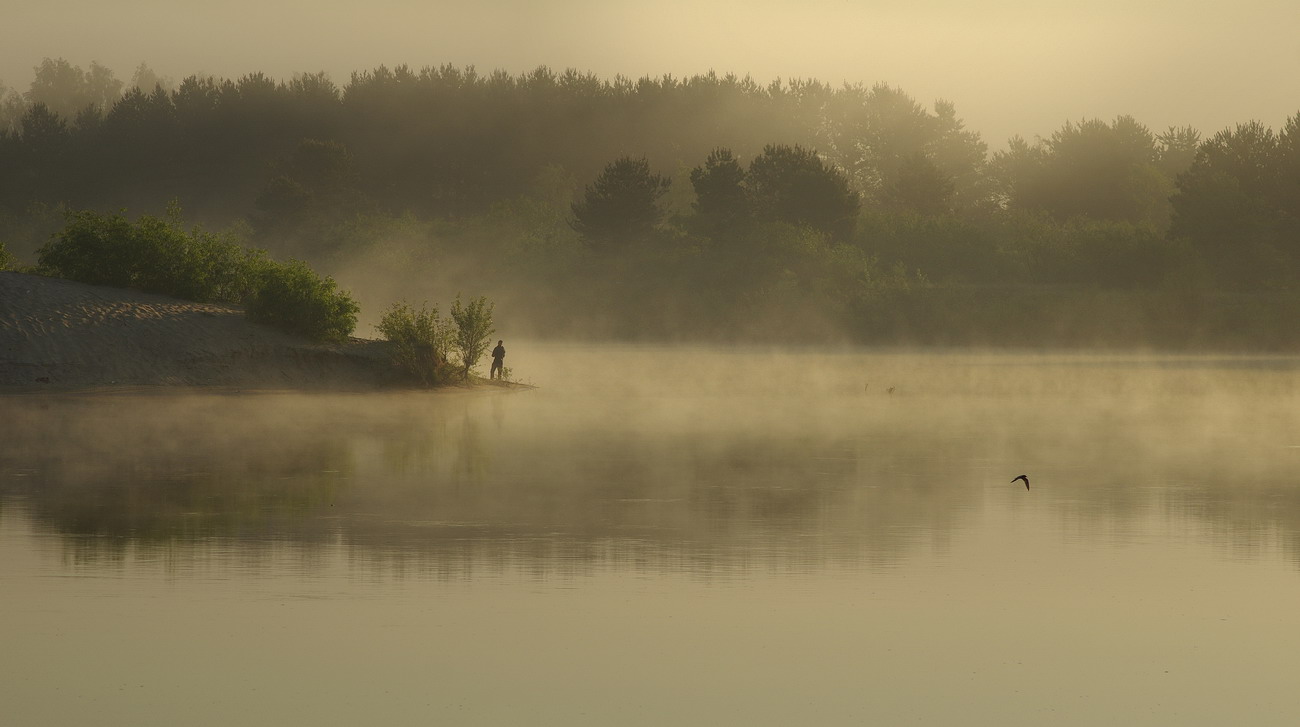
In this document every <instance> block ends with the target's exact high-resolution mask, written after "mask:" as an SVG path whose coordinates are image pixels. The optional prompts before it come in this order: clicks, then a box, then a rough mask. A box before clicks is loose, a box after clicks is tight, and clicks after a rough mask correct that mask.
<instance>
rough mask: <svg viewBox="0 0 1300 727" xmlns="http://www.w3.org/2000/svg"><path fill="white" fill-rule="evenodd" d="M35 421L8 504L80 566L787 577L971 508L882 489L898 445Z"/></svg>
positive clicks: (169, 416) (904, 487) (113, 416)
mask: <svg viewBox="0 0 1300 727" xmlns="http://www.w3.org/2000/svg"><path fill="white" fill-rule="evenodd" d="M41 401H44V400H37V399H32V400H27V401H23V402H20V403H21V406H20V409H21V411H20V412H19V415H20V417H21V418H22V420H23V421H24V422H25V423H26V425H27V426H26V427H25V428H24V430H23V433H22V434H20V435H19V436H18V437H17V438H16V440H15V443H14V445H15V446H13V447H11V448H9V449H8V450H7V451H6V453H5V455H4V456H3V459H2V460H0V466H3V468H4V469H5V470H11V469H13V468H16V467H30V468H32V469H33V470H35V472H34V475H33V476H32V477H30V478H25V479H27V480H29V482H28V484H26V485H24V486H23V487H21V488H17V487H13V486H10V487H7V492H6V494H7V495H10V496H16V495H21V496H22V498H23V499H24V500H25V502H26V505H25V509H27V510H28V511H30V513H31V514H32V517H33V519H34V520H35V521H36V522H37V523H38V524H40V525H42V526H45V527H49V528H52V529H54V530H56V531H57V532H59V533H61V534H63V535H65V536H66V542H67V544H68V548H69V549H70V550H69V552H70V556H69V557H70V558H72V559H74V560H78V561H84V562H87V563H92V562H97V561H98V562H112V561H114V560H120V559H122V558H125V557H127V555H128V554H131V555H133V556H136V557H138V556H139V555H140V554H141V553H148V552H152V553H155V554H159V553H162V554H161V555H158V557H185V556H184V555H183V553H182V551H184V550H185V549H186V548H191V549H193V550H194V551H195V553H196V554H195V555H193V557H195V558H202V555H201V553H202V551H203V550H204V549H206V548H211V547H214V544H216V543H218V542H219V543H224V544H226V545H232V546H234V547H238V548H239V549H240V551H241V553H242V554H243V555H244V556H246V557H248V558H250V559H254V560H256V559H258V558H261V557H268V558H269V557H271V554H273V553H274V552H278V550H277V549H282V548H283V546H284V545H285V544H286V543H287V544H293V545H296V546H302V547H304V548H307V549H310V548H312V547H314V546H326V545H328V544H332V543H336V542H342V543H343V544H344V545H345V547H346V548H347V551H348V558H349V560H350V562H352V563H354V564H356V565H358V566H359V567H364V568H367V569H373V570H380V569H382V570H387V571H391V572H394V573H401V572H409V571H411V570H419V571H423V572H432V573H444V574H460V575H468V574H471V573H474V572H477V571H481V570H484V569H486V570H489V571H490V570H501V569H506V568H509V569H512V570H515V571H523V572H537V573H538V574H539V575H540V574H545V573H564V572H584V571H586V570H590V569H592V568H595V567H599V566H603V565H611V564H635V565H636V566H638V567H644V568H668V569H674V570H677V569H681V568H688V569H690V570H691V571H693V572H698V573H709V572H715V571H716V572H725V571H729V570H734V569H737V568H742V569H743V568H748V567H760V566H761V567H779V568H805V567H813V566H820V565H825V564H827V563H828V562H832V561H842V562H845V563H850V562H851V563H860V562H863V561H864V560H865V561H866V562H890V561H894V560H897V559H899V558H902V557H904V555H905V553H906V552H907V550H908V549H909V548H910V547H911V546H912V544H913V543H914V541H915V539H916V537H917V536H916V534H917V533H918V532H920V533H931V534H933V533H937V532H941V531H943V530H945V529H946V528H948V527H950V525H951V521H952V519H953V517H955V514H954V513H956V512H957V510H958V509H959V508H960V507H963V506H967V507H968V506H969V504H970V495H969V494H963V492H962V491H958V492H953V491H951V488H948V487H945V486H942V484H943V483H944V482H945V479H950V478H947V477H946V475H945V474H944V473H943V472H942V471H940V470H941V468H935V470H934V473H933V476H930V477H927V476H922V477H915V478H911V479H900V478H896V477H893V476H892V472H893V471H894V470H895V469H898V468H901V467H902V465H900V464H899V462H900V460H902V459H906V458H908V457H914V458H915V457H917V456H918V455H917V451H918V448H920V449H924V448H927V447H929V446H931V444H930V443H929V442H926V441H921V442H916V441H910V440H911V439H914V437H913V434H912V433H900V434H898V435H897V437H895V438H893V439H890V438H888V437H884V438H878V439H877V440H876V441H864V440H863V439H862V438H861V437H856V436H854V437H850V436H840V437H836V438H826V437H824V436H823V435H821V434H818V433H809V434H805V435H802V436H793V437H792V436H789V435H787V434H785V433H782V432H776V433H754V432H736V431H730V432H728V431H722V432H718V433H717V434H716V436H713V437H704V436H701V435H700V433H699V432H697V431H685V432H673V431H666V432H665V431H654V432H647V431H642V430H640V429H638V428H637V427H635V426H622V427H615V428H613V429H607V428H587V427H585V426H583V425H575V426H576V428H573V427H565V426H559V425H558V422H550V423H546V422H543V423H542V424H540V425H537V426H533V427H531V428H527V429H524V430H515V429H513V428H512V427H511V426H510V424H511V422H510V420H509V417H508V416H506V415H505V414H503V410H502V409H501V407H500V405H499V403H494V402H493V398H492V397H486V398H483V397H458V396H444V397H416V398H414V399H411V400H404V399H402V398H400V397H392V398H383V397H381V398H380V399H379V400H364V399H353V400H351V401H346V400H345V401H334V400H331V399H330V398H328V397H319V398H317V399H311V398H308V397H297V396H271V395H254V396H242V397H241V396H227V397H220V396H218V397H212V396H208V397H195V398H185V399H179V398H175V397H166V396H153V397H149V396H145V397H136V396H130V397H126V396H123V397H118V398H114V397H97V398H87V399H77V398H71V397H69V398H63V399H54V400H50V401H49V402H47V404H48V405H47V404H39V405H38V402H41ZM363 402H364V404H365V405H364V406H361V404H362V403H363ZM125 411H129V412H130V418H129V421H122V419H121V417H122V415H123V412H125ZM906 468H907V469H909V470H911V471H913V472H915V471H917V465H916V463H915V462H912V463H909V464H907V465H906ZM920 471H921V472H922V473H923V474H924V468H922V470H920ZM178 553H181V554H180V555H177V554H178ZM150 557H153V556H150Z"/></svg>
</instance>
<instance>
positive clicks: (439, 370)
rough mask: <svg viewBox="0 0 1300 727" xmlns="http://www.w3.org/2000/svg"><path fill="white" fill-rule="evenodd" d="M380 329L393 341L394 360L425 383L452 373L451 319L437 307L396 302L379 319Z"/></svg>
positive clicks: (441, 379) (434, 382)
mask: <svg viewBox="0 0 1300 727" xmlns="http://www.w3.org/2000/svg"><path fill="white" fill-rule="evenodd" d="M379 333H380V334H382V335H383V337H384V338H385V339H387V340H388V341H390V342H392V344H393V347H392V353H391V356H392V360H393V363H395V364H396V365H397V366H398V367H399V368H401V369H402V370H404V371H406V372H407V373H409V374H411V375H413V376H415V377H416V378H418V379H419V380H420V381H421V382H422V383H424V384H425V385H426V386H427V385H429V384H437V383H441V382H443V381H445V380H446V379H447V378H448V377H449V374H450V371H449V369H450V365H449V363H448V361H449V354H450V349H451V342H452V337H453V335H454V334H453V333H452V330H451V321H448V320H445V319H442V318H439V317H438V309H437V308H436V307H435V308H432V309H429V308H427V307H426V306H421V307H420V309H419V310H418V311H417V310H415V309H414V308H412V307H411V306H409V305H407V304H406V303H394V304H393V305H392V307H390V308H389V309H388V312H386V313H384V317H383V318H382V319H381V320H380V321H379Z"/></svg>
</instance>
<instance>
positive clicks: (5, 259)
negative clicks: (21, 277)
mask: <svg viewBox="0 0 1300 727" xmlns="http://www.w3.org/2000/svg"><path fill="white" fill-rule="evenodd" d="M17 267H18V259H17V258H15V257H14V256H13V255H11V254H9V251H8V250H7V249H5V243H4V240H0V270H14V269H15V268H17Z"/></svg>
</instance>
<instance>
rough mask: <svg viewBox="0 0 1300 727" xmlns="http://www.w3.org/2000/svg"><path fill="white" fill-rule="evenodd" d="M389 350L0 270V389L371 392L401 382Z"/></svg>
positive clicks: (208, 307)
mask: <svg viewBox="0 0 1300 727" xmlns="http://www.w3.org/2000/svg"><path fill="white" fill-rule="evenodd" d="M383 345H384V344H383V343H381V342H377V341H363V340H360V339H354V340H353V341H352V342H350V343H346V344H337V345H333V344H316V343H311V342H309V341H307V340H305V339H301V338H297V337H295V336H290V335H288V334H285V333H281V332H279V331H276V330H274V329H271V328H267V327H265V326H261V325H257V324H255V323H250V322H249V321H248V320H247V319H245V317H244V314H243V311H241V310H240V309H238V308H232V307H229V306H223V305H213V304H207V303H191V302H189V301H183V300H176V299H174V298H168V297H165V296H160V295H151V294H149V293H140V292H136V291H133V290H122V289H119V288H105V287H99V286H93V285H83V284H81V283H74V282H71V281H67V280H58V279H54V278H43V277H40V276H35V275H25V274H21V273H11V272H0V386H5V387H44V386H50V387H59V388H80V387H94V386H113V385H116V386H138V385H139V386H158V385H163V386H239V387H256V388H369V387H375V386H384V385H388V384H392V383H395V379H394V372H393V370H392V369H391V367H390V366H389V365H388V362H387V360H386V358H385V356H384V353H383Z"/></svg>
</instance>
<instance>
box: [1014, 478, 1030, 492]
mask: <svg viewBox="0 0 1300 727" xmlns="http://www.w3.org/2000/svg"><path fill="white" fill-rule="evenodd" d="M1016 480H1024V481H1025V489H1026V490H1028V489H1029V475H1016V479H1015V480H1012V482H1015V481H1016Z"/></svg>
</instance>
